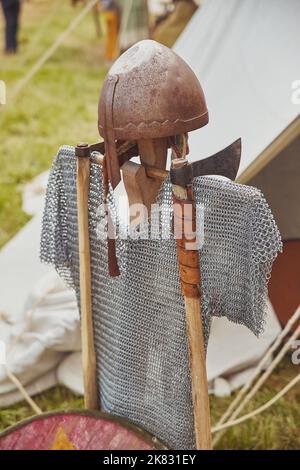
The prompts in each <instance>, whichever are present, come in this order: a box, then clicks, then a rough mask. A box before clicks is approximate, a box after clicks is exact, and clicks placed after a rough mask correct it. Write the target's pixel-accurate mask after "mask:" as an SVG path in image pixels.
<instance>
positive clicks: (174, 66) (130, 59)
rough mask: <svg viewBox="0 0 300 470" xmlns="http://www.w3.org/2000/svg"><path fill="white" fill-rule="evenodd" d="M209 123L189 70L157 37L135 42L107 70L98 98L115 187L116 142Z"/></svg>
mask: <svg viewBox="0 0 300 470" xmlns="http://www.w3.org/2000/svg"><path fill="white" fill-rule="evenodd" d="M207 122H208V111H207V107H206V103H205V98H204V94H203V91H202V88H201V85H200V83H199V81H198V79H197V77H196V75H195V74H194V72H193V71H192V70H191V68H190V67H189V66H188V65H187V64H186V63H185V62H184V61H183V60H182V59H181V58H180V57H179V56H178V55H177V54H175V52H173V51H172V50H171V49H169V48H168V47H165V46H163V45H162V44H159V43H157V42H155V41H152V40H144V41H140V42H138V43H137V44H135V45H134V46H132V47H131V48H130V49H128V50H127V51H126V52H125V53H124V54H122V55H121V56H120V57H119V59H118V60H117V61H116V62H115V63H114V65H113V66H112V67H111V69H110V71H109V72H108V75H107V78H106V80H105V82H104V85H103V89H102V93H101V97H100V102H99V121H98V126H99V132H100V135H101V136H102V137H103V138H104V142H105V154H106V162H107V170H108V176H109V179H110V182H111V184H112V186H113V187H116V186H117V184H118V183H119V181H120V179H121V176H120V167H119V161H118V157H117V153H116V147H115V141H116V140H139V139H155V138H160V137H168V136H174V135H177V134H183V133H186V132H189V131H192V130H195V129H198V128H199V127H202V126H204V125H205V124H207Z"/></svg>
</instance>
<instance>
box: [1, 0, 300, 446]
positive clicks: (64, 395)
mask: <svg viewBox="0 0 300 470" xmlns="http://www.w3.org/2000/svg"><path fill="white" fill-rule="evenodd" d="M77 11H78V10H76V9H75V10H74V9H72V8H71V7H70V2H69V1H65V2H62V1H61V0H31V2H29V3H27V2H26V3H25V4H24V11H23V18H22V32H21V50H20V54H19V55H18V56H16V57H5V56H4V55H1V54H0V80H5V81H6V84H7V88H8V104H7V106H5V107H2V108H0V134H1V135H0V142H1V173H0V246H3V244H4V243H6V242H7V241H8V240H9V239H10V238H11V237H12V236H13V235H14V234H15V233H16V232H17V231H18V230H19V229H20V228H21V227H22V226H23V225H24V224H25V222H26V221H27V220H28V216H27V215H25V214H24V213H23V212H22V208H21V190H22V187H23V185H24V184H25V183H26V182H27V181H29V180H30V179H32V178H33V177H34V176H35V175H37V174H39V173H41V172H42V171H44V170H47V169H48V168H49V166H50V165H51V162H52V160H53V157H54V155H55V153H56V152H57V149H58V148H59V146H60V145H62V144H70V145H73V144H76V143H77V142H78V141H81V140H86V141H89V142H93V141H95V140H96V139H98V132H97V100H98V94H99V90H100V87H101V83H102V81H103V78H104V76H105V73H106V69H105V66H104V64H103V59H102V43H101V39H96V38H95V31H94V25H93V22H92V18H91V16H88V17H87V18H86V19H85V20H84V21H83V22H82V23H81V24H80V25H79V26H78V27H77V29H76V31H74V32H73V33H72V34H71V35H70V36H69V38H68V39H67V40H66V41H65V42H64V43H63V45H62V46H61V47H60V48H59V49H58V50H57V51H56V53H55V54H54V55H53V56H52V58H51V59H50V60H49V61H48V62H47V63H46V64H45V66H44V67H43V68H42V70H40V71H39V73H38V74H37V75H36V76H35V77H34V78H33V79H32V80H31V81H30V83H29V84H28V86H26V88H24V89H23V91H22V92H21V94H20V95H19V96H18V97H17V99H16V100H15V101H13V102H10V96H11V94H12V92H13V90H14V87H15V86H16V84H17V83H18V81H19V80H20V79H21V78H22V77H23V76H24V74H25V73H26V72H27V71H28V70H29V68H30V67H31V66H32V65H33V63H34V62H35V61H36V60H37V59H38V58H39V57H40V56H41V54H42V53H43V52H44V51H45V50H46V49H47V47H49V46H50V45H51V43H52V42H53V41H54V39H55V38H56V37H57V35H58V34H59V33H60V32H61V31H62V30H63V29H64V28H65V27H66V26H67V25H68V24H69V22H70V21H71V19H72V18H73V17H74V16H75V14H76V13H77ZM2 30H3V24H2V23H0V35H1V36H2ZM295 373H296V366H293V365H291V362H290V360H289V358H286V360H285V361H283V362H282V363H281V364H280V366H279V367H278V368H277V370H276V372H275V373H274V374H273V375H272V377H271V378H270V379H269V380H268V382H267V384H266V385H265V386H264V387H263V389H262V390H261V391H260V392H259V393H258V394H257V396H256V397H255V399H254V400H252V401H251V403H250V404H249V406H248V407H247V408H246V410H245V411H247V412H248V411H250V410H252V409H254V408H257V407H258V406H260V405H261V404H263V403H265V401H267V400H268V399H270V398H271V397H272V396H273V395H274V394H275V393H276V392H277V391H279V390H280V389H281V388H282V387H283V386H284V385H285V384H286V383H287V381H288V380H289V378H291V377H293V376H294V375H295ZM35 400H36V402H37V404H38V405H39V406H40V408H41V409H42V410H43V411H49V410H54V409H70V408H81V407H82V406H83V401H82V398H80V397H77V396H75V395H74V394H73V393H71V392H70V391H68V390H67V389H65V388H63V387H55V388H53V389H51V390H48V391H46V392H44V393H41V394H39V395H37V396H36V397H35ZM230 400H232V397H230V398H225V399H220V398H215V397H212V398H211V408H212V419H213V423H216V422H217V419H218V418H219V417H220V416H221V415H222V412H223V411H224V410H225V409H226V407H227V406H228V404H229V402H230ZM299 403H300V390H299V387H298V388H296V387H295V388H294V389H293V390H291V391H290V392H289V393H288V395H287V396H286V397H285V398H283V399H281V400H280V401H279V402H278V403H277V404H276V405H275V406H273V407H272V408H271V409H270V410H268V411H266V412H264V413H263V414H262V415H260V416H258V417H256V418H254V419H252V420H250V421H247V422H246V423H244V424H242V425H239V426H236V427H234V428H232V429H229V430H228V431H227V432H226V433H225V435H224V437H223V438H222V440H221V441H220V443H219V444H218V448H220V449H221V448H222V449H281V448H284V449H299V448H300V407H299ZM32 414H33V412H32V410H31V408H30V407H29V406H28V405H27V404H26V403H24V402H22V403H18V404H16V405H14V406H12V407H10V408H8V409H0V429H5V428H6V427H7V426H10V425H12V424H14V423H16V422H18V421H19V420H21V419H24V418H26V417H29V416H31V415H32Z"/></svg>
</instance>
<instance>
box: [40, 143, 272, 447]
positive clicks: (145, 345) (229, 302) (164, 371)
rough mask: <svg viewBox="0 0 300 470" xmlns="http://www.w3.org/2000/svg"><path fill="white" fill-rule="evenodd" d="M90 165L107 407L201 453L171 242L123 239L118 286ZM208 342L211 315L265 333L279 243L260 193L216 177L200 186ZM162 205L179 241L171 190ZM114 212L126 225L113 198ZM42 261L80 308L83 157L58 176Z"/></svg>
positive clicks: (59, 168) (69, 155) (96, 169)
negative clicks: (111, 274) (110, 264)
mask: <svg viewBox="0 0 300 470" xmlns="http://www.w3.org/2000/svg"><path fill="white" fill-rule="evenodd" d="M94 157H95V155H92V158H91V168H90V193H89V203H88V211H89V228H90V249H91V272H92V304H93V305H92V311H93V322H94V337H95V348H96V357H97V380H98V385H99V391H100V400H101V408H102V409H103V410H105V411H108V412H111V413H113V414H115V415H119V416H122V417H125V418H127V419H129V420H130V421H132V422H134V423H136V424H138V425H140V426H142V427H144V428H145V429H147V430H148V431H149V432H151V433H153V434H154V435H156V436H157V437H158V438H159V439H161V440H162V441H164V442H165V443H166V444H167V445H168V446H169V447H171V448H174V449H192V448H194V447H195V441H194V430H193V411H192V397H191V384H190V374H189V363H188V344H187V336H186V324H185V309H184V301H183V297H182V295H181V291H180V280H179V274H178V264H177V258H176V244H175V240H174V238H172V235H171V237H170V238H168V239H163V240H162V239H161V240H153V239H151V240H132V239H127V240H124V239H121V238H122V237H119V239H117V240H116V245H117V257H118V262H119V266H120V270H121V276H119V277H118V278H110V277H109V275H108V263H107V242H106V241H105V240H103V239H101V237H100V236H99V235H100V233H101V230H102V227H103V226H104V225H105V224H104V218H103V210H102V209H101V204H103V200H104V189H103V183H102V168H101V165H99V164H98V163H96V162H95V159H94ZM193 186H194V194H195V198H196V202H197V203H199V204H201V207H202V210H201V211H200V215H201V217H198V222H199V223H198V224H197V226H198V228H197V230H199V235H200V237H201V236H202V237H204V239H203V246H202V248H201V250H200V267H201V279H202V281H201V282H202V315H203V323H204V331H205V335H206V340H207V339H208V333H209V327H210V323H211V319H212V317H213V316H226V317H227V318H228V319H229V320H231V321H233V322H236V323H240V324H243V325H245V326H246V327H248V328H249V329H250V330H251V331H252V332H253V333H254V334H255V335H259V333H261V332H262V330H263V327H264V318H265V309H266V298H267V280H268V278H269V276H270V272H271V266H272V263H273V261H274V259H275V257H276V254H277V252H278V251H279V250H280V249H281V240H280V235H279V232H278V229H277V227H276V224H275V221H274V219H273V216H272V214H271V211H270V209H269V207H268V205H267V203H266V201H265V199H264V197H263V195H262V194H261V192H260V191H259V190H257V189H255V188H252V187H248V186H244V185H240V184H237V183H234V182H231V181H229V180H225V179H222V178H216V177H209V176H207V177H198V178H195V179H194V183H193ZM158 202H159V203H160V204H162V210H161V214H162V215H161V220H160V230H163V231H164V233H168V232H170V234H171V233H172V232H171V226H172V225H171V219H172V187H171V184H170V181H169V179H168V178H167V179H166V180H165V182H164V183H163V184H162V188H161V191H160V195H159V198H158ZM108 204H109V207H110V211H111V213H112V214H113V218H114V221H115V224H116V225H118V220H117V210H116V205H115V202H114V196H113V191H112V190H111V191H110V192H109V196H108ZM41 259H42V261H44V262H46V263H50V264H52V265H54V267H55V268H56V270H57V271H58V273H59V274H60V275H61V277H62V278H63V279H64V280H65V281H66V283H67V284H68V285H69V286H71V287H72V288H74V289H75V292H76V294H77V299H78V304H79V295H80V292H79V253H78V226H77V198H76V157H75V151H74V148H73V147H67V146H64V147H62V148H61V149H60V151H59V153H58V155H57V157H56V159H55V161H54V163H53V166H52V169H51V172H50V176H49V182H48V188H47V196H46V203H45V210H44V217H43V227H42V237H41Z"/></svg>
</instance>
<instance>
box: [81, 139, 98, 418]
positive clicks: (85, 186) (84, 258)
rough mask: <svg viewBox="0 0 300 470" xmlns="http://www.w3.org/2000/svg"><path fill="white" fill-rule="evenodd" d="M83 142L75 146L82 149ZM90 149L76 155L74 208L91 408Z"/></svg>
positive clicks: (94, 404) (94, 405) (94, 399)
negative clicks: (75, 208)
mask: <svg viewBox="0 0 300 470" xmlns="http://www.w3.org/2000/svg"><path fill="white" fill-rule="evenodd" d="M84 147H88V146H85V145H84V144H80V145H79V146H78V147H77V149H78V148H81V149H84ZM89 156H90V155H89V151H88V152H87V154H86V155H84V156H78V158H77V210H78V241H79V264H80V310H81V343H82V345H81V347H82V366H83V383H84V402H85V407H86V408H87V409H90V410H97V409H99V405H98V388H97V379H96V354H95V346H94V331H93V319H92V284H91V260H90V238H89V220H88V197H89V186H90V185H89V182H90V158H89Z"/></svg>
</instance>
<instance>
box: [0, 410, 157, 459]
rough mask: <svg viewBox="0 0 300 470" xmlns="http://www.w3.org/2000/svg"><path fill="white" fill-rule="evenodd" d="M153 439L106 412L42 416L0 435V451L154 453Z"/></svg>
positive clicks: (64, 413) (155, 444)
mask: <svg viewBox="0 0 300 470" xmlns="http://www.w3.org/2000/svg"><path fill="white" fill-rule="evenodd" d="M155 449H166V447H165V446H164V445H163V444H161V443H160V442H159V441H158V440H157V439H156V438H155V437H154V436H152V435H151V434H149V433H148V432H146V431H144V430H142V429H141V428H138V427H137V426H135V425H133V424H131V423H129V422H128V421H126V420H124V419H121V418H118V417H116V416H112V415H110V414H107V413H101V412H90V411H86V410H83V411H69V412H63V411H62V412H61V411H59V412H57V413H45V414H42V415H39V416H35V417H33V418H30V419H27V420H24V421H22V422H20V423H18V424H17V425H15V426H12V427H10V428H8V429H7V430H6V431H4V432H3V433H1V434H0V450H155Z"/></svg>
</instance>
